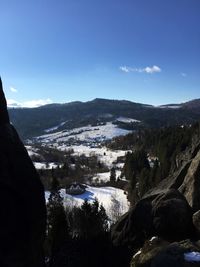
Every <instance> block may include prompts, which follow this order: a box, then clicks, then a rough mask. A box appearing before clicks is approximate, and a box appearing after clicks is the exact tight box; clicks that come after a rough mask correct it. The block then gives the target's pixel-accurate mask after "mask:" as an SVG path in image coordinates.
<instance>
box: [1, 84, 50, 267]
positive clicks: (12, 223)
mask: <svg viewBox="0 0 200 267" xmlns="http://www.w3.org/2000/svg"><path fill="white" fill-rule="evenodd" d="M0 203H1V206H0V216H1V220H0V240H1V242H0V266H1V267H4V266H6V267H10V266H12V267H13V266H15V267H18V266H20V267H25V266H26V267H42V266H44V255H43V242H44V237H45V227H46V208H45V198H44V188H43V186H42V184H41V181H40V179H39V176H38V173H37V172H36V170H35V167H34V166H33V163H32V161H31V159H30V158H29V156H28V153H27V151H26V149H25V147H24V145H23V144H22V142H21V141H20V138H19V136H18V134H17V132H16V131H15V129H14V127H13V126H12V125H11V124H10V123H9V116H8V112H7V107H6V100H5V97H4V93H3V88H2V83H1V80H0Z"/></svg>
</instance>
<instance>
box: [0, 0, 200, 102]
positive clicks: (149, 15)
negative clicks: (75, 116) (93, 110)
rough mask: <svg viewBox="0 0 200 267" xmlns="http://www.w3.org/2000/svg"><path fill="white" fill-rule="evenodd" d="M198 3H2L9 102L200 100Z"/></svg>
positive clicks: (0, 63)
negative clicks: (95, 99)
mask: <svg viewBox="0 0 200 267" xmlns="http://www.w3.org/2000/svg"><path fill="white" fill-rule="evenodd" d="M199 14H200V1H199V0H166V1H164V0H163V1H161V0H151V1H150V0H56V1H55V0H28V1H27V0H1V2H0V33H1V39H0V40H1V42H0V75H1V77H2V80H3V82H4V87H5V93H6V96H7V99H8V102H9V103H15V102H16V103H21V104H23V105H27V106H31V105H32V106H34V105H37V104H43V103H50V102H69V101H74V100H80V101H87V100H91V99H94V98H97V97H100V98H109V99H127V100H131V101H134V102H141V103H149V104H154V105H159V104H166V103H176V102H183V101H187V100H190V99H194V98H199V97H200V93H199V92H200V88H199V87H200V86H199V85H200V27H199V25H200V16H199Z"/></svg>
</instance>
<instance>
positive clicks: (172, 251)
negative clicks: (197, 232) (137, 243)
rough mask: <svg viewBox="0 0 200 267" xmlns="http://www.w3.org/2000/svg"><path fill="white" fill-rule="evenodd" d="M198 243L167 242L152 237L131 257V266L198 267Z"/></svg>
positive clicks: (185, 241)
mask: <svg viewBox="0 0 200 267" xmlns="http://www.w3.org/2000/svg"><path fill="white" fill-rule="evenodd" d="M199 252H200V244H199V243H198V242H191V241H190V240H184V241H181V242H173V243H169V242H167V241H164V240H162V239H159V238H153V239H152V240H150V241H148V242H146V243H145V245H144V247H143V248H142V249H141V250H140V251H138V252H137V253H136V254H135V255H134V256H133V258H132V261H131V267H190V266H191V267H192V266H194V267H199V266H200V253H199Z"/></svg>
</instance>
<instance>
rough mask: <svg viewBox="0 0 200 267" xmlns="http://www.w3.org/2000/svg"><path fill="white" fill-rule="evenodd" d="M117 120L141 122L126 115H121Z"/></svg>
mask: <svg viewBox="0 0 200 267" xmlns="http://www.w3.org/2000/svg"><path fill="white" fill-rule="evenodd" d="M116 120H117V121H119V122H124V123H131V122H141V121H139V120H135V119H132V118H126V117H119V118H117V119H116Z"/></svg>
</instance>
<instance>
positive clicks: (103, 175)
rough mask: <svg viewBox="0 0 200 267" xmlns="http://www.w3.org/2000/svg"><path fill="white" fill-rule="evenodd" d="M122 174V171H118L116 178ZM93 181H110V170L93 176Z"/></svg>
mask: <svg viewBox="0 0 200 267" xmlns="http://www.w3.org/2000/svg"><path fill="white" fill-rule="evenodd" d="M120 174H121V171H119V170H117V171H116V178H118V177H119V176H120ZM92 180H93V182H96V183H97V184H98V183H101V182H104V183H106V182H109V181H110V172H103V173H97V174H96V175H95V176H94V177H93V178H92Z"/></svg>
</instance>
